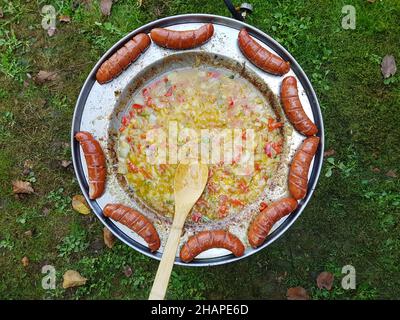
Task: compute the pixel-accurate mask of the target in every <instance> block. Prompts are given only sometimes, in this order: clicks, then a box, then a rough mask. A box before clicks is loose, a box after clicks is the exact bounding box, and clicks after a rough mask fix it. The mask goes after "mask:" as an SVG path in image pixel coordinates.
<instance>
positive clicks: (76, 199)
mask: <svg viewBox="0 0 400 320" xmlns="http://www.w3.org/2000/svg"><path fill="white" fill-rule="evenodd" d="M72 208H74V210H75V211H77V212H79V213H82V214H89V213H90V208H89V205H88V204H87V202H86V200H85V198H84V196H82V195H80V194H77V195H75V196H73V197H72Z"/></svg>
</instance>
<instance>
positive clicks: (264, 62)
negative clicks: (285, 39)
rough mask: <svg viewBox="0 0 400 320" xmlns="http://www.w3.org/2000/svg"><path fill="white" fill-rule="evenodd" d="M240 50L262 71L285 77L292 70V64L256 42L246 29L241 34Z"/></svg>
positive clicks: (239, 39) (239, 38)
mask: <svg viewBox="0 0 400 320" xmlns="http://www.w3.org/2000/svg"><path fill="white" fill-rule="evenodd" d="M238 41H239V48H240V50H241V51H242V52H243V54H244V55H245V56H246V57H247V59H249V60H250V61H251V62H252V63H253V64H255V65H256V66H257V67H259V68H260V69H262V70H264V71H266V72H268V73H272V74H275V75H283V74H285V73H287V72H289V70H290V63H289V62H287V61H285V60H283V59H282V58H281V57H278V56H277V55H275V54H273V53H272V52H269V51H268V50H267V49H266V48H264V47H263V46H262V45H260V44H259V43H258V42H257V41H255V40H254V39H253V38H252V37H251V36H250V35H249V33H248V32H247V31H246V29H244V28H243V29H242V30H240V32H239V37H238Z"/></svg>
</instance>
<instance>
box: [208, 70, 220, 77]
mask: <svg viewBox="0 0 400 320" xmlns="http://www.w3.org/2000/svg"><path fill="white" fill-rule="evenodd" d="M207 77H209V78H218V77H219V73H218V72H215V71H209V72H207Z"/></svg>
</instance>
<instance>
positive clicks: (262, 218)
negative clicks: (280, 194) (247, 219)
mask: <svg viewBox="0 0 400 320" xmlns="http://www.w3.org/2000/svg"><path fill="white" fill-rule="evenodd" d="M296 208H297V201H296V200H295V199H293V198H283V199H281V200H278V201H276V202H274V203H272V204H271V205H269V206H268V207H266V208H265V209H264V210H263V211H261V212H260V213H259V214H258V215H257V216H256V217H255V219H254V220H253V222H252V223H251V224H250V226H249V229H248V232H247V238H248V240H249V243H250V245H251V246H252V247H253V248H257V247H259V246H260V245H262V244H263V243H264V241H265V239H266V238H267V236H268V234H269V232H270V231H271V228H272V226H273V225H274V224H275V223H276V222H277V221H279V220H280V219H281V218H283V217H284V216H286V215H288V214H289V213H291V212H293V211H294V210H295V209H296Z"/></svg>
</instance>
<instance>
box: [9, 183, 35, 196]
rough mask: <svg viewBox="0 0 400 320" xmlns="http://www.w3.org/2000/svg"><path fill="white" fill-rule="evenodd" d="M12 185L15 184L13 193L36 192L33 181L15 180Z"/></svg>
mask: <svg viewBox="0 0 400 320" xmlns="http://www.w3.org/2000/svg"><path fill="white" fill-rule="evenodd" d="M12 186H13V193H15V194H20V193H26V194H31V193H34V192H35V191H34V190H33V188H32V186H31V183H30V182H28V181H21V180H15V181H13V182H12Z"/></svg>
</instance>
